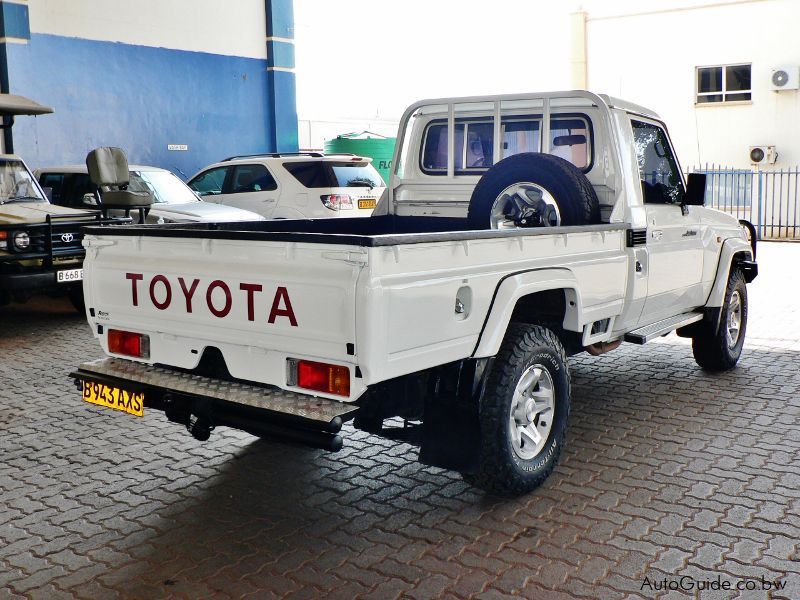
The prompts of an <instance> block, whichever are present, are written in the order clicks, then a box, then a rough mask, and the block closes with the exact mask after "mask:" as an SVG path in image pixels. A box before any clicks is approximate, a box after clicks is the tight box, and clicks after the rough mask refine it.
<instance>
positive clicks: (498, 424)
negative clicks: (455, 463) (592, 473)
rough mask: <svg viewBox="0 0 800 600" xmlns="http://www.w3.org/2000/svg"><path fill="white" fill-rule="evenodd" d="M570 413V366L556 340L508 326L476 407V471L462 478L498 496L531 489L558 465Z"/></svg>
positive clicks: (534, 328)
mask: <svg viewBox="0 0 800 600" xmlns="http://www.w3.org/2000/svg"><path fill="white" fill-rule="evenodd" d="M569 410H570V376H569V366H568V364H567V357H566V354H565V352H564V348H563V346H562V345H561V342H560V341H559V339H558V336H557V335H556V334H555V333H554V332H553V331H551V330H550V329H548V328H546V327H543V326H541V325H528V324H521V323H512V324H511V325H510V326H509V329H508V332H507V334H506V337H505V339H504V340H503V344H502V346H501V347H500V352H499V353H498V354H497V357H496V358H495V361H494V364H493V366H492V371H491V373H490V374H489V379H488V381H487V384H486V393H485V394H484V397H483V399H482V400H481V405H480V408H479V421H480V431H481V439H480V452H479V461H478V469H477V472H475V473H463V474H462V477H463V478H464V480H465V481H467V482H468V483H470V484H472V485H474V486H476V487H479V488H482V489H483V490H485V491H487V492H490V493H492V494H497V495H501V496H517V495H521V494H526V493H528V492H530V491H532V490H534V489H535V488H537V487H538V486H540V485H541V484H542V483H543V482H544V481H545V479H547V477H548V476H549V475H550V472H551V471H552V470H553V467H555V464H556V462H557V461H558V457H559V455H560V453H561V448H562V447H563V445H564V438H565V433H566V429H567V421H568V419H569Z"/></svg>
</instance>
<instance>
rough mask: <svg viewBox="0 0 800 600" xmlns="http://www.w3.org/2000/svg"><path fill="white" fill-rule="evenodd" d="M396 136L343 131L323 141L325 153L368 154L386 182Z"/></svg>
mask: <svg viewBox="0 0 800 600" xmlns="http://www.w3.org/2000/svg"><path fill="white" fill-rule="evenodd" d="M395 141H396V138H393V137H391V138H390V137H386V136H384V135H380V134H378V133H372V132H371V131H362V132H361V133H344V134H342V135H340V136H337V137H335V138H334V139H332V140H328V141H326V142H325V153H326V154H335V153H339V152H341V153H344V154H357V155H359V156H368V157H370V158H371V159H372V166H374V167H375V168H376V169H377V170H378V173H380V174H381V177H383V180H384V181H385V182H386V183H387V184H388V183H389V175H390V173H391V170H392V155H393V154H394V143H395Z"/></svg>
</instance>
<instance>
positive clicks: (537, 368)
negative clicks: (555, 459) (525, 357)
mask: <svg viewBox="0 0 800 600" xmlns="http://www.w3.org/2000/svg"><path fill="white" fill-rule="evenodd" d="M554 411H555V390H554V386H553V378H552V377H551V376H550V373H549V372H548V370H547V369H545V368H544V367H543V366H542V365H539V364H535V365H531V366H530V367H528V368H527V369H525V371H523V373H522V376H521V377H520V378H519V381H518V382H517V387H516V388H514V397H513V399H512V400H511V410H510V412H509V423H508V433H509V436H510V437H511V445H512V447H513V448H514V453H515V454H516V455H517V456H518V457H520V458H521V459H523V460H530V459H532V458H535V457H536V456H537V455H538V454H539V453H540V452H541V451H542V448H544V445H545V443H546V442H547V438H548V436H549V435H550V429H552V427H553V418H554V417H555V415H554Z"/></svg>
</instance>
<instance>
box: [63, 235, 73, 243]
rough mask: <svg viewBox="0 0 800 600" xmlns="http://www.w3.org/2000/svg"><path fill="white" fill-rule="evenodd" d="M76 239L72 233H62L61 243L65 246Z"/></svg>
mask: <svg viewBox="0 0 800 600" xmlns="http://www.w3.org/2000/svg"><path fill="white" fill-rule="evenodd" d="M74 239H75V236H74V235H72V234H71V233H62V234H61V241H62V242H64V243H65V244H69V243H70V242H71V241H72V240H74Z"/></svg>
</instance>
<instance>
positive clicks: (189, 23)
mask: <svg viewBox="0 0 800 600" xmlns="http://www.w3.org/2000/svg"><path fill="white" fill-rule="evenodd" d="M28 5H29V12H30V28H31V32H32V33H47V34H53V35H61V36H66V37H79V38H84V39H90V40H102V41H110V42H123V43H126V44H136V45H141V46H154V47H165V48H171V49H175V50H191V51H195V52H209V53H212V54H224V55H228V56H243V57H248V58H262V59H263V58H266V57H267V43H266V31H267V29H266V27H267V24H266V23H267V17H266V10H265V8H264V0H232V1H229V2H220V1H219V0H30V1H29V2H28Z"/></svg>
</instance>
